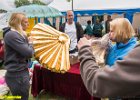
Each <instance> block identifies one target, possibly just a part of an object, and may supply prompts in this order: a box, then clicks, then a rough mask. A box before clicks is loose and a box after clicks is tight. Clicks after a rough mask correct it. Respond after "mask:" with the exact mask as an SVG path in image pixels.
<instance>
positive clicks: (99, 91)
mask: <svg viewBox="0 0 140 100" xmlns="http://www.w3.org/2000/svg"><path fill="white" fill-rule="evenodd" d="M139 51H140V45H138V46H137V47H135V48H134V49H133V50H132V51H131V52H130V53H129V54H128V55H127V56H126V57H124V59H123V60H118V61H116V63H115V64H114V66H113V67H111V68H110V67H109V66H105V67H103V68H99V67H98V65H97V63H96V61H95V57H94V56H93V55H92V52H91V47H90V46H83V47H82V48H81V49H80V50H79V60H80V72H81V76H82V79H83V82H84V84H85V86H86V88H87V90H88V91H89V93H90V94H91V95H92V96H96V97H124V98H129V97H134V96H137V95H140V85H139V84H140V61H139V60H140V53H139Z"/></svg>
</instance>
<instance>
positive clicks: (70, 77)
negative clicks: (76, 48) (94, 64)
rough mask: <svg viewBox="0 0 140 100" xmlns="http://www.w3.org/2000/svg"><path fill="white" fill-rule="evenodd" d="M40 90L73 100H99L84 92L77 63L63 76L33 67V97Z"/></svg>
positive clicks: (36, 66)
mask: <svg viewBox="0 0 140 100" xmlns="http://www.w3.org/2000/svg"><path fill="white" fill-rule="evenodd" d="M42 89H45V90H46V91H50V92H52V93H53V94H56V95H59V96H64V97H68V98H72V99H74V100H100V99H99V98H95V97H92V96H91V95H90V94H89V93H88V91H87V90H86V88H85V86H84V84H83V81H82V79H81V76H80V71H79V63H77V64H75V65H72V66H71V69H70V70H69V71H68V72H67V73H64V74H60V73H54V72H51V71H49V70H47V69H45V68H43V67H40V66H39V65H35V67H34V71H33V80H32V90H31V92H32V94H33V96H37V95H38V94H39V92H40V91H41V90H42Z"/></svg>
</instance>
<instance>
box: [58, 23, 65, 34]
mask: <svg viewBox="0 0 140 100" xmlns="http://www.w3.org/2000/svg"><path fill="white" fill-rule="evenodd" d="M64 29H65V23H63V24H62V25H60V27H59V31H61V32H64Z"/></svg>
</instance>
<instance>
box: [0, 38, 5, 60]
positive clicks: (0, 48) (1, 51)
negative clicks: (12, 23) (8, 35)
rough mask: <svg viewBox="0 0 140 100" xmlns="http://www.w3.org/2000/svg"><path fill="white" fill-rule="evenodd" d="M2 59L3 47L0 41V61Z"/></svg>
mask: <svg viewBox="0 0 140 100" xmlns="http://www.w3.org/2000/svg"><path fill="white" fill-rule="evenodd" d="M3 58H4V46H3V44H2V43H1V40H0V60H3Z"/></svg>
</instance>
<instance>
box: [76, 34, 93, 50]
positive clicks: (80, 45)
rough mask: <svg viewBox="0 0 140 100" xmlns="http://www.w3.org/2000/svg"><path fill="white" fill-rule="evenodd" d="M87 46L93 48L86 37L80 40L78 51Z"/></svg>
mask: <svg viewBox="0 0 140 100" xmlns="http://www.w3.org/2000/svg"><path fill="white" fill-rule="evenodd" d="M85 45H89V46H91V41H90V40H87V39H86V38H85V37H83V38H80V40H79V42H78V44H77V47H78V49H80V48H81V47H83V46H85Z"/></svg>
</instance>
